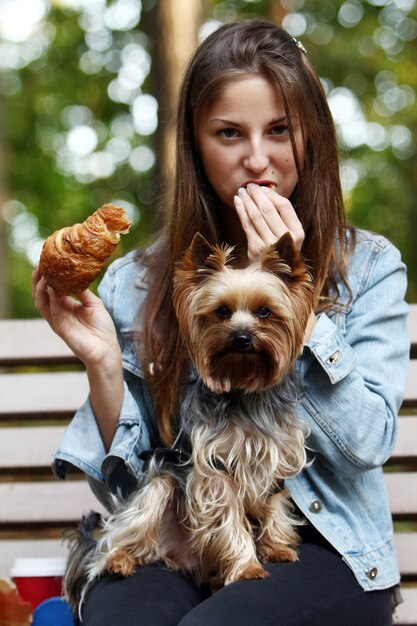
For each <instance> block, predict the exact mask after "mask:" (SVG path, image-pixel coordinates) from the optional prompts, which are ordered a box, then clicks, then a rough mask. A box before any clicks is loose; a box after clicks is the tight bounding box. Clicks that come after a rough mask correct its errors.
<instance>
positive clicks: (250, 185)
mask: <svg viewBox="0 0 417 626" xmlns="http://www.w3.org/2000/svg"><path fill="white" fill-rule="evenodd" d="M246 186H247V188H248V189H255V187H258V185H256V184H255V183H249V184H248V185H246Z"/></svg>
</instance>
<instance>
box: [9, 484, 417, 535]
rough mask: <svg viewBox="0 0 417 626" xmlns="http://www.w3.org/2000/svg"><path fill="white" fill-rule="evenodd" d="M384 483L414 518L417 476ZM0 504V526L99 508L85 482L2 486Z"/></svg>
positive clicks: (394, 502) (394, 505) (395, 508)
mask: <svg viewBox="0 0 417 626" xmlns="http://www.w3.org/2000/svg"><path fill="white" fill-rule="evenodd" d="M385 480H386V484H387V488H388V493H389V499H390V504H391V510H392V512H393V514H394V516H395V515H396V516H400V515H401V516H404V515H410V514H411V515H417V473H415V472H411V473H409V474H399V473H392V474H387V475H386V477H385ZM0 502H2V503H3V504H4V503H5V502H7V503H8V506H7V507H4V506H3V507H2V508H1V510H0V523H5V522H18V521H25V520H29V521H36V520H48V521H55V520H56V521H62V520H74V519H78V517H79V513H80V510H81V511H83V510H84V509H85V508H87V509H89V508H91V506H93V505H95V504H97V506H98V503H97V502H96V500H95V498H94V497H93V496H92V494H91V492H90V489H89V487H88V484H87V482H86V481H63V482H62V481H58V480H57V481H56V482H46V483H45V482H39V483H37V482H31V483H26V482H22V483H2V484H0ZM74 502H77V505H78V506H77V510H75V508H74V505H73V503H74ZM34 503H36V508H34ZM6 511H7V512H6Z"/></svg>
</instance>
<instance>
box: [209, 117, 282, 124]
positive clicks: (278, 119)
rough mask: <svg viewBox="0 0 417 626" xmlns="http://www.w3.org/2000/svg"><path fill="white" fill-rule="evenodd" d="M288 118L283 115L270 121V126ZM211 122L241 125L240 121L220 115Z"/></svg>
mask: <svg viewBox="0 0 417 626" xmlns="http://www.w3.org/2000/svg"><path fill="white" fill-rule="evenodd" d="M286 120H287V116H286V115H283V116H282V117H279V118H276V119H272V120H271V121H270V122H268V126H272V125H273V124H280V123H281V122H285V121H286ZM209 122H221V123H222V124H228V125H230V126H241V124H240V123H239V122H235V121H233V120H225V119H223V118H220V117H214V118H212V119H211V120H209Z"/></svg>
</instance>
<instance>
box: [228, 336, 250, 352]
mask: <svg viewBox="0 0 417 626" xmlns="http://www.w3.org/2000/svg"><path fill="white" fill-rule="evenodd" d="M232 343H233V348H234V349H235V350H239V351H240V352H244V351H245V350H248V348H250V346H251V344H252V335H251V334H250V333H236V334H234V335H233V337H232Z"/></svg>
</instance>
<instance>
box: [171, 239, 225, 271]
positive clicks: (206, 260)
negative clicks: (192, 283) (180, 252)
mask: <svg viewBox="0 0 417 626" xmlns="http://www.w3.org/2000/svg"><path fill="white" fill-rule="evenodd" d="M231 256H232V248H231V247H230V246H213V245H211V244H210V243H209V242H208V241H207V240H206V239H205V238H204V237H203V235H201V234H200V233H198V232H197V233H196V234H195V235H194V237H193V240H192V242H191V244H190V245H189V247H188V249H187V250H186V252H185V254H184V258H183V262H182V264H181V265H182V267H183V269H188V270H194V271H197V272H198V274H199V275H200V276H201V277H205V276H207V275H208V274H212V273H213V272H220V271H221V270H222V269H223V268H224V267H225V265H226V264H227V263H228V262H229V261H230V258H231Z"/></svg>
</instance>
